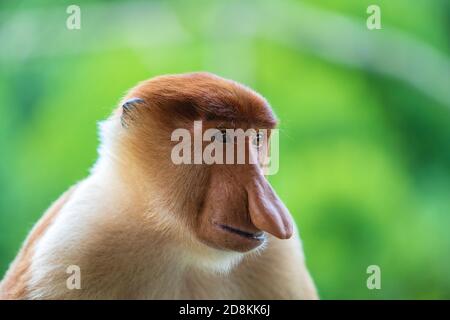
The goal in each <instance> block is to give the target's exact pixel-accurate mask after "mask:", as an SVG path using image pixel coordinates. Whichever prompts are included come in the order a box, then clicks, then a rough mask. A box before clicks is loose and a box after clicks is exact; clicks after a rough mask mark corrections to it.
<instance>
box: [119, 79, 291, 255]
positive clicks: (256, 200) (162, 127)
mask: <svg viewBox="0 0 450 320" xmlns="http://www.w3.org/2000/svg"><path fill="white" fill-rule="evenodd" d="M118 114H119V115H120V121H121V123H122V130H123V132H124V134H123V136H125V137H126V139H122V144H123V145H125V146H126V147H125V148H124V149H126V150H128V151H130V150H131V151H132V154H133V155H135V156H133V157H128V158H129V159H133V160H132V161H135V163H136V165H138V164H137V163H139V166H140V167H141V168H142V170H140V172H141V173H140V175H142V172H144V173H146V174H147V176H148V179H149V180H150V179H151V180H152V181H153V182H154V183H155V184H156V185H158V190H159V193H160V195H162V196H163V198H164V201H163V202H164V203H168V204H170V206H171V208H172V211H174V214H177V215H178V216H177V218H178V221H182V223H184V224H185V225H186V226H187V227H188V229H189V230H191V231H190V232H191V233H193V234H194V235H195V237H196V238H197V239H198V240H200V241H201V242H203V243H205V244H207V245H209V246H211V247H214V248H217V249H220V250H231V251H237V252H247V251H250V250H252V249H255V248H257V247H259V246H260V245H261V244H262V243H264V241H265V240H266V237H267V233H269V234H272V235H274V236H275V237H278V238H280V239H287V238H289V237H290V236H291V235H292V233H293V225H292V222H291V217H290V214H289V212H288V210H287V209H286V207H285V206H284V204H283V203H282V202H281V200H280V199H279V198H278V196H277V195H276V193H275V191H274V190H273V189H272V187H271V186H270V184H269V183H268V181H267V180H266V178H265V176H264V174H263V172H262V169H261V167H260V164H259V162H258V161H251V160H250V159H255V158H257V156H256V153H257V150H256V149H257V148H256V149H255V147H254V145H253V144H252V141H253V140H254V138H255V137H252V136H244V139H243V140H242V139H241V144H240V145H239V144H235V143H234V142H235V140H234V138H233V139H232V141H230V139H229V137H228V136H227V134H226V131H225V134H224V128H227V129H228V128H231V129H234V130H236V129H242V130H243V131H246V130H249V129H253V130H254V131H255V132H256V137H258V134H259V131H258V130H259V129H269V130H270V129H272V128H274V127H275V125H276V123H277V121H276V119H275V116H274V115H273V113H272V110H271V108H270V107H269V105H268V103H267V102H266V100H265V99H264V98H262V97H261V96H260V95H258V94H257V93H255V92H253V91H252V90H250V89H248V88H247V87H244V86H242V85H240V84H237V83H235V82H233V81H229V80H225V79H222V78H219V77H217V76H214V75H211V74H207V73H194V74H187V75H175V76H163V77H157V78H155V79H152V80H150V81H147V82H144V83H142V84H141V85H139V86H138V87H136V88H135V89H133V90H132V91H131V92H130V93H129V94H128V96H127V97H126V98H125V102H124V103H123V105H122V109H121V111H120V112H119V113H118ZM196 121H201V122H202V125H203V129H204V130H207V129H214V128H215V129H216V131H217V132H216V134H213V135H212V136H213V137H214V143H218V144H219V145H220V144H223V145H227V146H230V145H231V146H232V147H231V149H227V148H224V149H223V150H224V153H222V154H221V156H222V157H223V159H226V158H227V156H228V155H229V151H230V150H234V156H232V158H233V159H234V160H235V161H234V162H233V161H232V162H231V163H229V161H226V160H224V161H222V163H206V162H204V161H201V162H197V163H196V162H195V161H193V162H192V163H182V162H181V163H179V162H175V161H173V157H171V153H172V151H173V148H174V145H175V144H176V143H174V141H173V140H172V139H171V135H173V132H174V131H175V130H178V129H184V130H187V131H188V132H189V133H191V134H192V135H193V136H194V139H195V132H194V131H195V122H196ZM217 133H218V134H219V135H217ZM220 134H222V135H220ZM257 139H258V138H257ZM242 141H244V142H243V149H242ZM190 142H192V144H191V145H190V146H189V148H188V149H187V152H188V153H191V155H192V157H188V158H189V159H191V160H194V159H195V158H196V156H197V153H199V152H200V153H201V156H200V158H201V159H202V158H203V157H202V155H204V152H205V149H206V148H207V147H208V145H207V144H205V141H201V142H200V144H201V146H200V148H196V147H195V142H194V141H193V140H192V139H190ZM239 148H241V149H239ZM242 150H243V151H242ZM185 152H186V150H185ZM242 152H244V155H245V159H246V161H244V163H241V162H240V161H239V160H238V156H239V155H240V154H241V153H242ZM219 158H220V157H219ZM144 175H145V174H144Z"/></svg>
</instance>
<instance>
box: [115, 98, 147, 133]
mask: <svg viewBox="0 0 450 320" xmlns="http://www.w3.org/2000/svg"><path fill="white" fill-rule="evenodd" d="M144 102H145V101H144V100H143V99H141V98H130V99H128V100H127V101H125V102H124V103H123V104H122V115H121V116H120V122H121V123H122V127H124V128H128V122H129V120H132V113H133V111H134V109H135V108H136V107H137V106H138V105H140V104H143V103H144Z"/></svg>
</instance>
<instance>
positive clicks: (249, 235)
mask: <svg viewBox="0 0 450 320" xmlns="http://www.w3.org/2000/svg"><path fill="white" fill-rule="evenodd" d="M218 226H219V227H220V228H221V229H222V230H225V231H227V232H230V233H233V234H236V235H238V236H241V237H243V238H246V239H250V240H256V241H264V239H265V236H264V232H262V231H259V232H255V233H252V232H247V231H244V230H240V229H237V228H234V227H230V226H228V225H226V224H218Z"/></svg>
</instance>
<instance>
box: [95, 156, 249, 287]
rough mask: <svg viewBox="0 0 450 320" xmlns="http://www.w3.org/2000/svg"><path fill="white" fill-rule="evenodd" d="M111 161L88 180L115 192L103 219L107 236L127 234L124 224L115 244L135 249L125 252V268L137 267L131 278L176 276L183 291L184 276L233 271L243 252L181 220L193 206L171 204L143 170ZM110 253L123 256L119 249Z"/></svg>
mask: <svg viewBox="0 0 450 320" xmlns="http://www.w3.org/2000/svg"><path fill="white" fill-rule="evenodd" d="M112 160H113V159H111V158H101V159H100V160H99V162H98V163H97V164H96V166H95V167H94V169H93V170H92V174H91V178H90V179H91V180H92V181H93V182H94V183H95V184H96V185H98V184H100V185H101V188H100V189H102V190H103V192H104V193H105V198H108V199H111V196H108V195H111V194H113V195H115V196H114V197H113V198H112V199H111V201H112V204H110V208H111V209H112V210H114V213H113V214H111V213H110V212H109V213H108V214H103V215H102V216H101V219H105V220H106V221H104V222H103V221H102V223H106V224H107V225H108V226H110V227H109V228H108V232H109V233H110V234H109V235H105V237H106V238H113V237H115V235H117V234H123V233H124V231H123V230H124V226H126V233H127V234H126V236H124V237H122V238H121V239H120V242H118V243H117V244H116V246H113V247H112V248H111V250H113V251H115V250H117V251H121V252H134V253H135V254H133V255H132V256H130V255H129V254H128V255H126V256H127V259H126V260H125V261H123V264H124V265H123V272H124V273H127V272H130V270H133V271H132V272H133V273H136V272H139V275H136V274H134V275H133V277H142V282H141V283H146V284H150V283H152V284H153V285H154V286H155V287H158V284H157V283H159V282H161V286H164V282H172V281H175V282H176V283H178V284H179V288H178V289H179V290H182V288H183V286H185V285H187V284H186V281H187V280H186V279H192V278H195V275H200V274H202V275H204V274H205V273H208V274H211V275H214V274H216V275H217V274H224V273H229V272H230V271H231V270H232V269H233V268H234V267H235V266H236V265H237V264H238V263H239V262H240V261H241V259H242V258H243V257H244V255H243V254H242V253H238V252H231V251H223V250H218V249H214V248H212V247H209V246H207V245H205V244H204V243H202V242H200V241H199V240H198V239H197V238H196V237H195V236H194V235H193V233H192V231H191V230H189V229H188V228H187V226H186V225H187V224H186V223H185V221H182V220H181V219H180V217H183V216H186V212H182V211H183V210H190V209H189V208H186V207H184V206H175V205H172V206H168V205H167V199H164V198H161V197H157V196H156V195H157V194H158V192H157V191H158V190H155V186H154V185H153V184H152V183H151V181H143V180H145V179H143V178H142V175H141V176H140V175H139V174H137V173H132V174H130V170H133V168H128V169H127V168H123V167H122V165H121V164H119V163H117V162H115V161H112ZM123 170H128V171H127V173H128V174H127V175H124V174H122V173H123V172H124V171H123ZM137 186H138V187H137ZM177 211H178V212H177ZM111 256H116V257H121V255H120V254H118V253H117V252H113V254H111ZM118 263H119V264H120V262H118ZM133 264H134V267H133ZM142 266H145V268H143V267H142ZM136 270H138V271H136ZM178 289H177V290H178Z"/></svg>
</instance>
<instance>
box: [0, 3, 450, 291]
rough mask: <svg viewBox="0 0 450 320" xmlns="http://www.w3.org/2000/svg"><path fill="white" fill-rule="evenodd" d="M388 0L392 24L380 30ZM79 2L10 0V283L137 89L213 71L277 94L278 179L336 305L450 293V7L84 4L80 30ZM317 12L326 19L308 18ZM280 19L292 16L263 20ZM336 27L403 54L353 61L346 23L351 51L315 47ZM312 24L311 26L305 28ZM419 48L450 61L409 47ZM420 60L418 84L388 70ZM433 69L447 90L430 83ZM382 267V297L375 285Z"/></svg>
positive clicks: (3, 167)
mask: <svg viewBox="0 0 450 320" xmlns="http://www.w3.org/2000/svg"><path fill="white" fill-rule="evenodd" d="M373 3H376V4H379V5H380V7H381V10H382V26H383V29H382V30H374V31H368V30H367V29H366V24H365V21H366V18H367V13H366V8H367V6H368V5H369V4H373ZM69 4H72V1H70V2H68V1H59V2H53V1H43V0H42V1H8V2H7V1H3V2H1V3H0V18H1V19H0V43H1V49H0V150H1V162H0V188H1V192H0V275H2V274H3V273H4V271H5V270H6V268H7V266H8V264H9V263H10V261H11V260H12V259H13V258H14V256H15V254H16V252H17V250H18V249H19V246H20V244H21V243H22V241H23V240H24V238H25V236H26V234H27V232H28V231H29V230H30V228H31V227H32V225H33V224H34V223H35V221H36V220H37V219H38V218H39V217H40V215H41V214H42V212H43V211H44V210H45V209H46V207H48V206H49V204H50V203H51V202H52V201H53V200H54V199H56V198H57V197H58V196H59V195H60V194H61V193H62V192H63V191H64V190H65V189H67V188H68V187H69V186H70V185H72V184H73V183H75V182H76V181H78V180H80V179H82V178H83V177H85V176H86V175H87V174H88V169H89V168H90V166H91V165H92V164H93V163H94V161H95V159H96V156H97V154H96V148H97V145H98V141H97V134H96V130H97V128H96V122H97V121H99V120H101V119H104V118H105V117H107V115H108V114H109V113H110V112H111V110H112V108H113V107H114V106H115V105H116V103H117V101H118V100H119V98H120V97H121V96H122V95H123V93H124V92H125V90H127V89H128V88H130V87H131V86H133V85H135V84H136V83H137V82H138V81H141V80H143V79H146V78H149V77H152V76H155V75H159V74H165V73H181V72H188V71H197V70H207V71H210V72H214V73H218V74H219V75H222V76H225V77H229V78H232V79H235V80H238V81H242V82H244V83H246V84H248V85H250V86H251V87H253V88H254V89H256V90H257V91H259V92H261V93H262V94H263V95H265V96H266V97H267V98H268V100H269V101H270V102H271V104H272V106H273V108H274V110H275V111H276V113H277V115H278V116H279V118H280V119H281V125H280V129H281V134H280V139H281V156H280V171H279V173H278V174H277V175H275V176H272V177H271V178H270V179H271V181H272V183H273V185H274V187H275V188H276V190H277V192H278V193H279V195H280V196H281V198H282V199H283V200H284V201H285V202H286V204H287V206H288V207H289V208H290V210H291V212H292V213H293V215H294V217H295V219H296V221H297V224H298V226H299V228H300V232H301V236H302V239H303V245H304V249H305V254H306V257H307V263H308V266H309V267H310V270H311V272H312V275H313V277H314V279H315V281H316V283H317V286H318V288H319V292H320V294H321V297H322V298H344V299H352V298H360V299H361V298H362V299H366V298H367V299H390V298H397V299H406V298H413V299H419V298H423V299H429V298H441V299H442V298H447V299H448V298H450V273H449V270H450V255H449V253H450V234H449V227H450V126H449V125H450V121H449V120H450V103H447V102H449V100H448V97H449V95H448V91H450V83H449V79H450V74H449V72H450V71H449V69H448V66H449V39H450V37H449V33H450V9H449V8H450V5H449V2H448V1H444V0H443V1H425V0H423V1H414V2H411V1H407V0H396V1H388V0H384V1H381V0H380V1H362V0H342V1H329V0H314V1H313V0H308V1H261V2H259V1H258V2H249V1H240V2H237V1H236V2H231V1H218V2H216V1H198V2H197V1H192V2H187V1H173V2H162V1H161V2H133V1H126V2H122V1H89V2H88V1H77V4H78V5H80V7H81V10H82V28H81V30H76V31H70V30H67V29H66V27H65V19H66V18H67V14H66V7H67V6H68V5H69ZM253 6H254V7H253ZM296 6H299V8H300V10H299V11H295V10H290V8H294V7H296ZM229 8H232V9H230V10H228V9H229ZM302 8H310V9H311V8H312V9H313V10H314V12H315V13H317V17H315V18H314V19H310V21H309V22H308V21H307V19H303V16H300V14H301V12H302V10H303V9H302ZM249 9H250V10H249ZM253 9H254V10H253ZM263 9H264V10H263ZM272 9H273V10H272ZM258 10H261V12H262V13H261V14H260V15H258V12H259V11H258ZM223 12H228V13H230V12H231V13H230V14H228V15H227V14H223ZM251 12H253V15H252V14H251ZM255 12H256V14H255ZM268 12H273V13H274V17H276V15H278V18H279V19H278V20H273V19H272V18H271V17H270V16H261V15H263V14H266V13H268ZM297 12H298V13H299V17H298V19H295V15H296V14H297ZM322 13H324V15H322ZM328 14H332V16H329V15H328ZM288 17H293V18H294V19H292V20H290V19H289V18H288ZM331 17H340V18H344V19H347V20H348V21H352V23H353V24H352V26H353V28H356V29H357V30H356V31H358V32H362V34H363V39H369V41H372V38H371V37H374V38H373V39H374V41H375V40H376V39H375V37H378V38H377V39H380V40H381V41H384V40H385V39H388V38H389V37H390V36H391V35H392V34H395V37H396V38H395V39H399V42H397V41H394V43H398V44H399V46H398V47H395V49H394V48H389V47H387V48H381V49H379V51H376V52H375V51H373V50H374V49H373V48H370V49H367V50H366V51H362V52H360V53H359V55H356V56H355V57H356V58H358V57H360V58H361V61H360V62H359V63H357V64H356V65H352V64H351V63H349V62H348V61H346V60H345V58H346V56H347V55H348V54H349V53H354V52H358V50H360V49H361V48H353V47H351V46H352V45H353V43H349V42H347V40H349V41H350V40H351V39H354V38H352V35H351V34H347V33H344V31H345V30H344V29H342V30H344V31H342V32H341V29H339V27H340V25H339V24H337V25H336V29H335V30H333V31H334V32H336V34H337V35H339V36H340V38H339V39H340V41H341V42H335V43H330V39H328V38H324V39H322V41H323V45H325V46H327V47H325V49H323V50H327V51H326V52H324V54H322V53H323V50H322V49H320V48H321V47H320V48H319V49H320V50H318V49H317V47H314V46H315V45H317V43H320V41H316V39H317V35H319V38H320V36H321V35H324V34H326V33H327V32H329V31H330V30H329V29H327V28H325V27H324V24H326V23H327V22H329V18H331ZM274 19H275V18H274ZM297 20H298V22H299V23H304V24H303V25H302V26H303V27H304V26H305V23H309V24H308V25H306V26H307V28H304V29H303V30H295V28H294V29H291V27H292V25H289V24H290V23H291V22H294V23H295V22H296V21H297ZM347 20H345V21H347ZM304 21H306V22H304ZM339 21H340V20H339ZM230 25H231V26H234V29H233V28H229V26H230ZM342 26H343V27H344V26H345V24H342ZM333 29H334V28H333ZM242 30H244V31H242ZM292 30H294V31H296V32H300V33H299V35H300V36H302V37H303V38H297V37H296V34H295V32H291V31H292ZM315 30H316V31H317V30H318V31H317V33H313V32H314V31H315ZM393 30H394V31H395V33H394V31H393ZM258 32H259V33H258ZM301 32H302V33H301ZM308 32H309V33H308ZM311 34H315V38H308V37H307V36H308V35H311ZM305 35H306V36H305ZM308 39H309V42H308ZM404 39H412V40H411V41H412V43H413V44H415V45H416V46H417V47H418V48H419V49H420V48H422V47H423V46H425V47H426V48H428V49H429V50H431V51H432V52H433V53H434V54H435V55H434V56H438V57H441V60H440V63H441V64H439V63H438V62H439V61H438V62H436V61H434V60H433V59H429V57H430V56H424V57H422V58H424V59H419V58H421V56H420V54H421V52H425V51H421V50H419V49H418V50H417V51H416V50H406V49H405V50H403V51H401V50H402V47H401V46H402V43H407V44H408V43H410V42H406V40H404ZM281 40H283V41H281ZM319 40H320V39H319ZM344 40H345V41H344ZM408 41H409V40H408ZM356 43H358V42H357V41H356ZM363 49H364V48H363ZM428 49H427V50H428ZM339 50H347V51H346V52H347V54H346V55H345V56H344V57H342V56H341V57H340V56H339V54H338V52H339ZM400 51H401V52H400ZM426 52H428V51H426ZM367 54H368V55H369V56H370V54H373V57H375V58H377V57H379V55H380V54H381V55H382V58H380V59H379V61H377V62H376V63H378V64H376V63H374V60H366V55H367ZM414 54H416V55H418V59H416V60H415V61H416V62H417V64H411V65H409V62H408V64H406V66H405V67H407V68H408V69H407V70H409V72H407V76H406V78H405V75H404V74H403V75H402V76H399V77H397V76H396V75H395V73H394V72H393V73H390V72H389V70H390V69H389V68H390V67H389V68H385V69H383V66H385V65H386V66H390V61H391V60H390V59H391V57H392V59H395V57H396V56H397V57H398V56H399V57H400V61H402V60H403V58H404V59H405V61H409V60H408V58H409V57H413V55H414ZM427 58H428V59H427ZM414 59H415V58H414ZM380 61H381V62H380ZM395 65H397V63H396V64H394V67H395ZM374 66H375V67H374ZM380 66H381V67H380ZM420 66H424V68H423V69H422V72H427V71H428V70H431V71H433V70H434V71H436V70H437V71H436V72H437V73H436V75H437V76H439V77H440V78H439V79H441V80H439V81H437V79H438V78H434V77H433V74H431V76H430V77H429V78H421V79H419V80H422V81H419V82H417V77H421V74H420V72H421V71H420V70H419V67H420ZM428 66H429V67H428ZM377 68H378V69H377ZM383 70H384V71H383ZM386 70H388V71H386ZM431 71H430V72H431ZM395 72H397V71H395ZM424 74H426V73H424ZM408 77H409V78H408ZM442 79H443V80H442ZM409 80H410V82H408V81H409ZM435 80H436V82H435ZM414 84H415V85H414ZM436 87H438V89H439V88H443V89H444V90H441V91H433V90H434V89H436ZM421 88H424V89H423V90H422V89H421ZM427 88H428V89H427ZM436 92H437V93H439V92H440V93H441V96H436V95H434V94H435V93H436ZM446 92H447V95H446ZM372 264H376V265H379V266H380V267H381V273H382V289H381V290H368V289H367V287H366V279H367V277H368V275H367V274H366V269H367V267H368V266H369V265H372Z"/></svg>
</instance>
